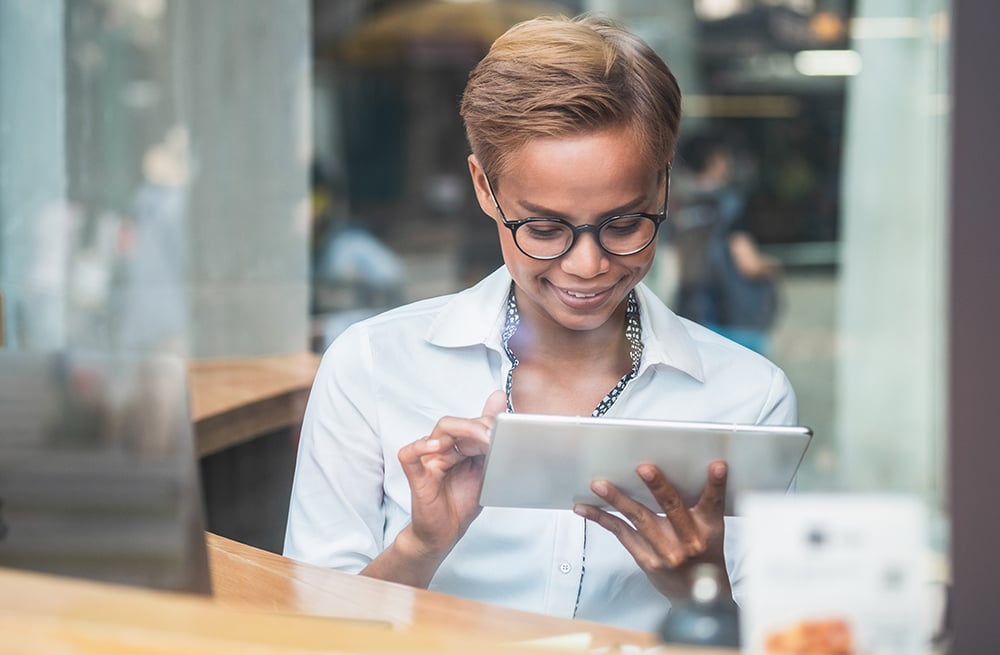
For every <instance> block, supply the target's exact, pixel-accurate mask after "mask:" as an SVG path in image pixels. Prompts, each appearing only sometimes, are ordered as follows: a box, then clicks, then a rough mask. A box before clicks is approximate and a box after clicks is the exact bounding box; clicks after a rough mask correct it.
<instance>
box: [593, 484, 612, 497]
mask: <svg viewBox="0 0 1000 655" xmlns="http://www.w3.org/2000/svg"><path fill="white" fill-rule="evenodd" d="M590 490H591V491H593V492H594V493H595V494H597V495H598V496H600V497H601V498H604V497H605V496H607V495H608V483H607V482H605V481H604V480H594V481H593V482H591V483H590Z"/></svg>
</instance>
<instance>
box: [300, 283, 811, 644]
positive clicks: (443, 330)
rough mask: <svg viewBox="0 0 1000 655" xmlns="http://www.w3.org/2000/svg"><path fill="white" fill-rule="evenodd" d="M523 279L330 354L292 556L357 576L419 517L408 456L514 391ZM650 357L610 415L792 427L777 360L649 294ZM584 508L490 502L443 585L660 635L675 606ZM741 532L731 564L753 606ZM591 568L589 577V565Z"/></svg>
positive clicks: (314, 412) (350, 336) (432, 303)
mask: <svg viewBox="0 0 1000 655" xmlns="http://www.w3.org/2000/svg"><path fill="white" fill-rule="evenodd" d="M510 283H511V278H510V275H509V273H508V272H507V270H506V268H503V267H501V268H500V269H499V270H497V271H496V272H495V273H493V274H492V275H490V276H489V277H487V278H486V279H484V280H483V281H482V282H480V283H479V284H477V285H476V286H475V287H472V288H470V289H466V290H465V291H462V292H460V293H458V294H454V295H450V296H442V297H439V298H432V299H429V300H424V301H420V302H416V303H413V304H410V305H406V306H404V307H400V308H397V309H394V310H391V311H388V312H385V313H384V314H381V315H379V316H376V317H374V318H371V319H368V320H366V321H363V322H360V323H356V324H355V325H353V326H351V327H350V328H349V329H348V330H347V331H345V332H344V333H343V334H342V335H341V336H340V337H339V338H337V340H336V341H335V342H334V343H333V344H332V345H331V346H330V348H329V349H328V350H327V352H326V354H325V355H324V357H323V362H322V364H321V365H320V368H319V372H318V373H317V376H316V380H315V383H314V384H313V388H312V392H311V394H310V397H309V403H308V406H307V408H306V413H305V419H304V424H303V427H302V435H301V440H300V443H299V452H298V461H297V464H296V469H295V481H294V484H293V487H292V499H291V505H290V507H289V514H288V527H287V532H286V535H285V548H284V553H285V555H286V556H288V557H292V558H294V559H298V560H302V561H306V562H310V563H313V564H318V565H322V566H327V567H332V568H336V569H340V570H344V571H349V572H358V571H360V570H361V569H362V568H364V567H365V566H366V565H367V564H368V563H369V562H370V561H371V560H372V559H374V558H375V557H376V556H377V555H378V554H379V553H380V552H381V551H382V550H383V549H384V548H385V547H386V546H388V545H389V544H390V543H392V541H393V539H395V537H396V535H397V534H399V532H400V531H401V530H402V529H403V528H404V527H405V526H406V525H408V524H409V522H410V516H409V508H410V489H409V485H408V484H407V481H406V476H405V475H404V474H403V471H402V468H401V467H400V465H399V461H398V459H397V457H396V454H397V453H398V451H399V449H400V448H402V447H403V446H404V445H406V444H408V443H410V442H412V441H414V440H416V439H419V438H421V437H423V436H425V435H428V434H430V432H431V430H432V429H433V427H434V425H435V423H437V421H438V420H439V419H440V418H442V417H444V416H459V417H476V416H479V415H480V414H481V412H482V408H483V404H484V403H485V401H486V398H487V397H488V396H489V395H490V393H491V392H493V391H495V390H497V389H503V387H504V382H505V379H506V375H507V371H508V370H509V368H510V362H509V360H508V359H507V357H506V356H505V355H504V354H503V350H502V347H501V332H502V330H503V325H504V310H505V308H506V303H505V301H506V298H507V292H508V290H509V289H510ZM636 292H637V294H638V298H639V311H640V319H641V323H642V340H643V344H644V350H643V354H642V363H641V365H640V367H639V372H638V375H637V376H636V378H635V379H633V380H632V381H631V382H629V384H628V386H627V387H626V388H625V390H624V392H623V393H622V394H621V396H620V397H619V399H618V400H617V402H616V403H615V404H614V405H613V406H612V407H611V409H610V410H609V411H608V414H607V416H619V417H629V418H662V419H675V420H690V421H721V422H733V423H769V424H779V425H791V424H794V423H795V422H796V420H797V416H796V402H795V395H794V393H793V391H792V388H791V386H790V385H789V383H788V380H787V379H786V377H785V375H784V373H782V371H781V370H780V369H778V368H777V367H776V366H774V365H773V364H772V363H770V362H769V361H767V360H766V359H764V358H763V357H761V356H759V355H757V354H756V353H753V352H751V351H749V350H746V349H744V348H743V347H741V346H738V345H736V344H734V343H732V342H730V341H727V340H726V339H723V338H722V337H720V336H718V335H716V334H715V333H713V332H711V331H709V330H707V329H705V328H703V327H701V326H699V325H697V324H694V323H692V322H690V321H687V320H684V319H681V318H679V317H677V316H676V315H674V314H673V313H672V312H671V311H670V310H669V309H667V307H666V306H665V305H664V304H663V303H662V302H661V301H660V300H659V299H658V298H657V297H656V296H655V295H654V294H653V293H652V292H651V291H650V290H649V289H648V288H647V287H645V285H642V284H640V285H639V286H637V287H636ZM584 524H585V521H584V519H583V518H581V517H579V516H577V515H575V514H573V513H572V512H571V511H554V510H521V509H506V508H492V507H487V508H485V509H484V510H483V511H482V513H481V514H480V515H479V517H477V518H476V520H475V521H474V522H473V523H472V525H471V527H470V528H469V530H468V532H467V533H466V534H465V536H464V537H462V539H461V540H460V541H459V543H458V544H457V545H456V546H455V548H454V549H453V550H452V552H451V553H450V554H449V555H448V557H447V558H446V559H445V560H444V562H443V563H442V564H441V567H440V568H439V569H438V571H437V573H436V575H435V576H434V579H433V580H432V582H431V585H430V588H431V589H432V590H435V591H441V592H445V593H449V594H454V595H457V596H463V597H466V598H472V599H476V600H480V601H485V602H490V603H497V604H501V605H505V606H509V607H514V608H517V609H521V610H527V611H532V612H539V613H542V614H549V615H554V616H561V617H572V616H574V610H575V615H576V616H577V617H578V618H581V619H587V620H591V621H600V622H603V623H610V624H614V625H619V626H622V627H627V628H633V629H638V630H647V631H651V630H655V629H657V627H658V626H659V625H660V623H661V622H662V621H663V619H664V618H665V617H666V614H667V612H668V611H669V608H670V602H669V601H668V600H667V599H666V598H665V597H663V596H662V595H660V594H659V593H658V592H657V591H656V590H655V589H654V588H653V587H652V585H650V584H649V582H648V580H647V578H646V576H645V574H644V573H643V572H642V571H641V570H640V569H639V567H638V566H637V565H636V563H635V561H634V560H633V559H632V557H631V556H630V555H629V554H628V552H627V551H626V550H625V549H624V548H623V547H622V546H621V544H620V543H619V542H618V541H617V539H615V538H614V537H613V536H612V535H611V534H610V533H608V532H606V531H605V530H604V529H602V528H601V527H600V526H598V525H596V524H590V525H588V526H586V528H585V527H584ZM738 529H739V525H738V522H737V521H735V520H732V519H728V518H727V519H726V542H725V550H726V564H727V568H728V570H729V575H730V580H731V581H732V582H733V586H734V593H735V595H736V597H737V600H739V590H740V581H741V579H742V566H741V559H742V557H741V555H742V553H741V549H740V548H739V534H738ZM584 566H585V573H584V575H582V577H581V568H582V567H584Z"/></svg>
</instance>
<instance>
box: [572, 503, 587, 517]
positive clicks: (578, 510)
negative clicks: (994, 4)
mask: <svg viewBox="0 0 1000 655" xmlns="http://www.w3.org/2000/svg"><path fill="white" fill-rule="evenodd" d="M573 513H574V514H579V515H580V516H582V517H583V518H587V508H585V507H584V506H583V505H573Z"/></svg>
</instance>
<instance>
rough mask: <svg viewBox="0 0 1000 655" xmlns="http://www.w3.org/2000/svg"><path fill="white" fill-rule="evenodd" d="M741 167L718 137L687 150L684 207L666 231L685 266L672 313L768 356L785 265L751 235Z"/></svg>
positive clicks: (699, 138) (681, 188) (675, 210)
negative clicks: (736, 166)
mask: <svg viewBox="0 0 1000 655" xmlns="http://www.w3.org/2000/svg"><path fill="white" fill-rule="evenodd" d="M734 161H735V157H734V153H733V150H732V148H731V147H730V146H729V145H728V144H727V143H726V142H725V141H724V140H723V139H722V138H721V137H719V136H718V135H715V134H713V133H709V132H705V133H702V134H698V135H696V136H693V137H691V138H689V139H687V140H685V141H684V142H683V143H681V145H680V156H679V157H678V163H679V165H680V168H681V170H680V171H679V173H680V174H679V175H678V183H677V185H676V186H677V187H678V189H677V201H676V204H675V205H674V206H673V207H671V220H669V221H668V223H667V225H668V226H669V228H668V235H667V238H668V239H669V243H670V245H671V246H672V248H673V250H674V252H675V254H676V262H677V266H678V281H677V289H676V292H675V294H674V295H675V298H674V303H673V309H674V311H675V312H677V314H679V315H680V316H683V317H685V318H688V319H691V320H693V321H695V322H697V323H701V324H702V325H704V326H706V327H708V328H710V329H712V330H714V331H715V332H717V333H719V334H721V335H723V336H725V337H727V338H729V339H732V340H733V341H735V342H737V343H739V344H741V345H743V346H745V347H747V348H750V349H751V350H755V351H757V352H759V353H762V354H767V350H768V332H769V330H770V329H771V327H772V326H773V324H774V320H775V318H776V316H777V312H778V288H777V283H778V280H779V278H780V275H781V264H780V262H779V261H778V260H777V259H775V258H773V257H770V256H767V255H764V254H763V253H761V251H760V250H759V249H758V247H757V242H756V240H755V239H754V237H753V235H752V234H751V233H750V231H749V228H748V226H747V222H746V213H745V210H746V197H745V194H744V192H743V190H742V189H741V188H740V187H739V185H738V184H736V182H735V179H734V177H735V176H734V174H733V168H734Z"/></svg>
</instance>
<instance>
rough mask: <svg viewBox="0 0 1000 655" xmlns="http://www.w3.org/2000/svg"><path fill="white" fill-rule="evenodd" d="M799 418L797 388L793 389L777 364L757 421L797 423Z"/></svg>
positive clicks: (768, 423)
mask: <svg viewBox="0 0 1000 655" xmlns="http://www.w3.org/2000/svg"><path fill="white" fill-rule="evenodd" d="M798 420H799V406H798V401H797V399H796V397H795V390H794V389H792V385H791V383H790V382H789V381H788V378H787V377H786V376H785V373H784V371H782V370H781V369H780V368H778V367H776V366H775V367H774V368H773V369H772V370H771V380H770V384H769V385H768V389H767V394H766V396H765V398H764V404H763V405H762V406H761V408H760V413H759V414H758V416H757V421H756V423H757V424H758V425H796V424H797V423H798Z"/></svg>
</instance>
